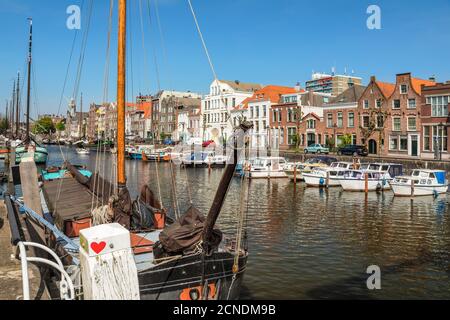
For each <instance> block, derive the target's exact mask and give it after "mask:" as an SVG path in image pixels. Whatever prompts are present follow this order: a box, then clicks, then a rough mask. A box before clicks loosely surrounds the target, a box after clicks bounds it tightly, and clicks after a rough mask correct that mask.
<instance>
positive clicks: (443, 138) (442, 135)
mask: <svg viewBox="0 0 450 320" xmlns="http://www.w3.org/2000/svg"><path fill="white" fill-rule="evenodd" d="M436 143H438V144H439V145H438V148H439V146H440V149H441V150H442V151H447V128H445V127H438V126H433V150H434V148H435V145H436Z"/></svg>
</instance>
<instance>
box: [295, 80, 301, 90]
mask: <svg viewBox="0 0 450 320" xmlns="http://www.w3.org/2000/svg"><path fill="white" fill-rule="evenodd" d="M301 89H302V86H301V85H300V82H297V84H296V85H295V91H297V92H300V90H301Z"/></svg>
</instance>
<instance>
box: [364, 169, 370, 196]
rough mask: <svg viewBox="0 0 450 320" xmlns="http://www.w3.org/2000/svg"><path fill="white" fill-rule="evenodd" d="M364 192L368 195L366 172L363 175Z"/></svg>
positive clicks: (367, 176)
mask: <svg viewBox="0 0 450 320" xmlns="http://www.w3.org/2000/svg"><path fill="white" fill-rule="evenodd" d="M364 192H365V193H366V194H367V193H369V174H368V173H367V172H366V173H365V174H364Z"/></svg>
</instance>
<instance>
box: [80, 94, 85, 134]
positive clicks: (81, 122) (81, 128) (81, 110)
mask: <svg viewBox="0 0 450 320" xmlns="http://www.w3.org/2000/svg"><path fill="white" fill-rule="evenodd" d="M79 130H80V136H79V138H80V140H81V139H83V138H84V136H83V92H82V93H81V98H80V129H79Z"/></svg>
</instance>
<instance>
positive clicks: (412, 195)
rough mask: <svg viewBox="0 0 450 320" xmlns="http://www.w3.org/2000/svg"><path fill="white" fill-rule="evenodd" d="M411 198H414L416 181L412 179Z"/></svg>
mask: <svg viewBox="0 0 450 320" xmlns="http://www.w3.org/2000/svg"><path fill="white" fill-rule="evenodd" d="M411 197H414V180H413V179H411Z"/></svg>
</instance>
